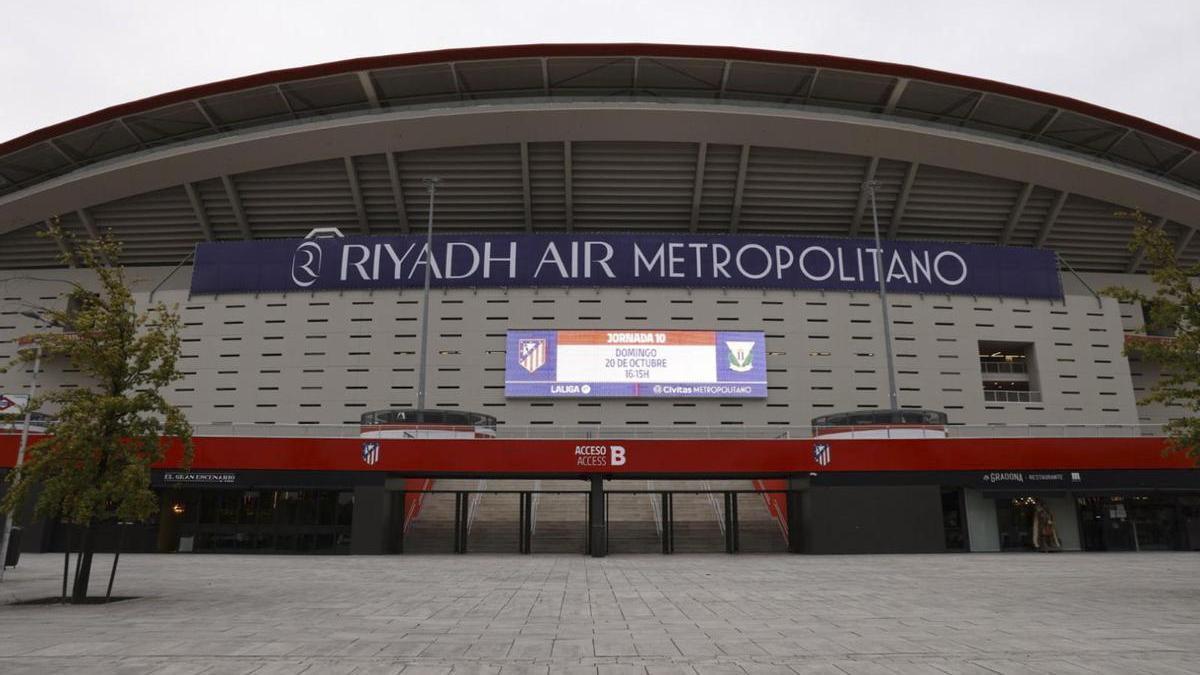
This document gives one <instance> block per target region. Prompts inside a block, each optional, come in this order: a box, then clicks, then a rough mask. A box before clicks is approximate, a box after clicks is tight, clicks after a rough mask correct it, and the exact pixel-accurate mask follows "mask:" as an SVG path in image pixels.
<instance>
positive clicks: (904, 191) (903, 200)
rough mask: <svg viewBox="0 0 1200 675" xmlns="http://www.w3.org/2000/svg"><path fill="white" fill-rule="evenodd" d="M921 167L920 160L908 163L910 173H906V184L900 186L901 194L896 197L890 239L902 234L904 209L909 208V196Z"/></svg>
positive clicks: (889, 228) (890, 226)
mask: <svg viewBox="0 0 1200 675" xmlns="http://www.w3.org/2000/svg"><path fill="white" fill-rule="evenodd" d="M920 169H921V163H920V162H913V163H912V164H909V165H908V173H906V174H904V185H903V186H902V187H901V188H900V196H899V197H897V198H896V208H894V209H892V222H891V224H890V225H888V233H887V236H888V239H895V238H896V235H898V234H900V223H901V221H903V220H904V209H906V208H908V197H909V195H910V194H912V186H913V183H915V182H916V181H917V171H919V170H920Z"/></svg>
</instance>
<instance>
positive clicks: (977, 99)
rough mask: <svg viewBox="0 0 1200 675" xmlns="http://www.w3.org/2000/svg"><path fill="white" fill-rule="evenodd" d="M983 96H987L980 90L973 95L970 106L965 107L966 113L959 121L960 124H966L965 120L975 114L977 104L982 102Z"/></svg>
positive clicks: (977, 108)
mask: <svg viewBox="0 0 1200 675" xmlns="http://www.w3.org/2000/svg"><path fill="white" fill-rule="evenodd" d="M985 96H987V94H985V93H983V92H982V91H981V92H979V95H978V96H976V97H975V100H974V101H971V107H970V108H968V109H967V114H966V115H964V116H963V118H962V121H961V122H959V125H960V126H966V124H967V122H970V121H971V118H972V117H974V116H975V112H976V111H978V110H979V106H980V105H981V104H982V103H983V99H984V97H985Z"/></svg>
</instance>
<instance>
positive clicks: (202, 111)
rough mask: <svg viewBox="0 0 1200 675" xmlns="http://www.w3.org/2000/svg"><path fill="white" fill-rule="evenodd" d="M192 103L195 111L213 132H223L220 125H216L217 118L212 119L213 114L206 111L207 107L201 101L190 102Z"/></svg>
mask: <svg viewBox="0 0 1200 675" xmlns="http://www.w3.org/2000/svg"><path fill="white" fill-rule="evenodd" d="M192 103H194V104H195V105H196V110H197V111H199V113H200V116H201V117H203V118H204V121H205V122H208V126H210V127H212V128H213V131H222V130H223V129H222V128H221V125H220V124H217V118H216V117H213V114H212V113H211V112H209V111H208V107H207V106H205V105H204V102H203V101H201V100H200V99H195V100H193V101H192Z"/></svg>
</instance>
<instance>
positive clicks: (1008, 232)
mask: <svg viewBox="0 0 1200 675" xmlns="http://www.w3.org/2000/svg"><path fill="white" fill-rule="evenodd" d="M1031 194H1033V183H1026V184H1025V185H1023V186H1022V187H1021V193H1020V194H1018V195H1017V202H1016V203H1015V204H1013V209H1012V211H1011V212H1010V213H1009V214H1008V222H1007V223H1005V224H1004V233H1003V234H1001V235H1000V245H1001V246H1007V245H1008V242H1010V241H1012V236H1013V232H1016V230H1017V223H1019V222H1021V214H1022V213H1024V212H1025V204H1027V203H1028V202H1029V195H1031Z"/></svg>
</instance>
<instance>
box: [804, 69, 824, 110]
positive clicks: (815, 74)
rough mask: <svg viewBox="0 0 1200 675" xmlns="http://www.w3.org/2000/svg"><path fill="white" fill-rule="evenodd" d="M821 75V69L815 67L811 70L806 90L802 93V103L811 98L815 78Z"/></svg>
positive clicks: (815, 81) (815, 86)
mask: <svg viewBox="0 0 1200 675" xmlns="http://www.w3.org/2000/svg"><path fill="white" fill-rule="evenodd" d="M820 76H821V69H820V68H817V69H816V70H814V71H813V74H812V77H810V78H808V91H807V92H805V93H804V105H808V102H809V101H811V100H812V95H813V90H815V89H816V88H817V78H818V77H820Z"/></svg>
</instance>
